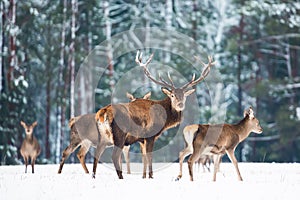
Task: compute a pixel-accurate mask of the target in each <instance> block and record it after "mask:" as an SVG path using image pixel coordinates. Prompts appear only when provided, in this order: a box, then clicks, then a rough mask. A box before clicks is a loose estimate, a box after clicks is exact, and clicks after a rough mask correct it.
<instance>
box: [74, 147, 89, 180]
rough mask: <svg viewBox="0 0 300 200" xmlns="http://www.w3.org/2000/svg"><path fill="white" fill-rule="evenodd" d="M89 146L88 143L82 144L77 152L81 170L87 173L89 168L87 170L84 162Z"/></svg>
mask: <svg viewBox="0 0 300 200" xmlns="http://www.w3.org/2000/svg"><path fill="white" fill-rule="evenodd" d="M89 148H90V145H85V144H82V145H81V147H80V149H79V151H78V153H77V158H78V159H79V161H80V164H81V166H82V168H83V170H84V171H85V173H87V174H88V173H89V170H88V168H87V167H86V164H85V155H86V154H87V152H88V150H89Z"/></svg>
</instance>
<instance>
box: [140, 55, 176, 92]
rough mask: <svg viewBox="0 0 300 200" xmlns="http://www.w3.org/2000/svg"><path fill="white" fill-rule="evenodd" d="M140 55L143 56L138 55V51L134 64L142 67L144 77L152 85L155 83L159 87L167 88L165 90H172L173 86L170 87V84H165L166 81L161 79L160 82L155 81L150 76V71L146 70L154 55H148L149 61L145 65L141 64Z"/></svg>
mask: <svg viewBox="0 0 300 200" xmlns="http://www.w3.org/2000/svg"><path fill="white" fill-rule="evenodd" d="M142 55H143V54H142V53H140V51H137V53H136V56H135V62H136V63H137V64H138V65H139V66H141V67H143V69H144V73H145V75H146V76H147V77H148V78H149V79H150V80H152V81H153V82H154V83H156V84H158V85H161V86H163V87H167V88H171V89H173V86H171V85H170V84H168V83H167V82H166V81H164V80H163V79H162V78H160V80H161V81H158V80H156V79H155V78H154V77H153V76H152V75H151V73H150V71H149V69H148V67H147V66H148V64H149V63H150V62H151V60H152V58H153V55H154V53H152V54H151V55H150V57H149V59H148V60H147V61H146V63H142ZM159 77H160V76H159Z"/></svg>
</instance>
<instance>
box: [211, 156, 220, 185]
mask: <svg viewBox="0 0 300 200" xmlns="http://www.w3.org/2000/svg"><path fill="white" fill-rule="evenodd" d="M221 157H222V155H216V156H214V175H213V181H216V179H217V172H218V171H219V167H220V161H221Z"/></svg>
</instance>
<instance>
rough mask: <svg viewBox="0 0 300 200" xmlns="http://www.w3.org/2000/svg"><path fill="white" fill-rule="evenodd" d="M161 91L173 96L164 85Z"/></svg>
mask: <svg viewBox="0 0 300 200" xmlns="http://www.w3.org/2000/svg"><path fill="white" fill-rule="evenodd" d="M161 91H162V92H163V93H165V94H166V95H167V96H168V97H171V94H172V92H170V90H168V89H167V88H165V87H162V88H161Z"/></svg>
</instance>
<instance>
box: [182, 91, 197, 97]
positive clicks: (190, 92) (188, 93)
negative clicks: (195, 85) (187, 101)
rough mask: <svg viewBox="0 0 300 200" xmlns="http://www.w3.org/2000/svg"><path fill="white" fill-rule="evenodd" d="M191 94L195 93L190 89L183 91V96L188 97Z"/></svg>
mask: <svg viewBox="0 0 300 200" xmlns="http://www.w3.org/2000/svg"><path fill="white" fill-rule="evenodd" d="M193 92H195V89H191V90H188V91H185V92H184V96H186V97H187V96H189V95H191V94H192V93H193Z"/></svg>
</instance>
